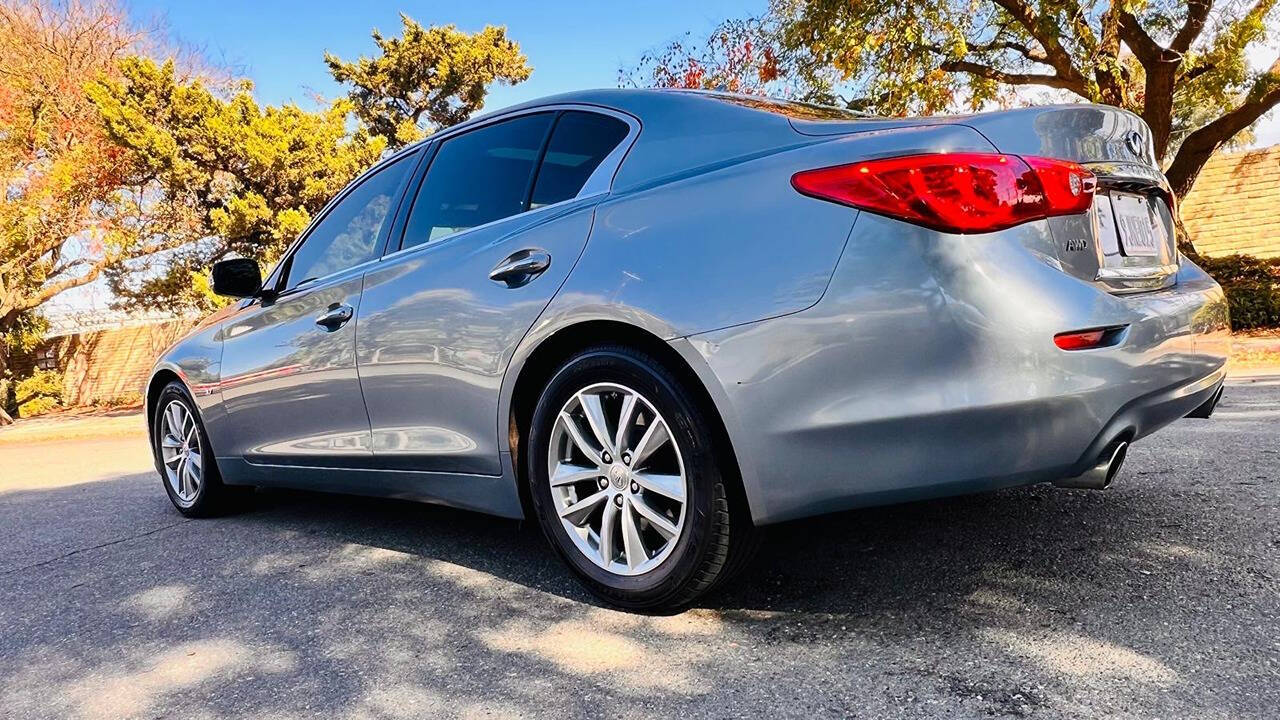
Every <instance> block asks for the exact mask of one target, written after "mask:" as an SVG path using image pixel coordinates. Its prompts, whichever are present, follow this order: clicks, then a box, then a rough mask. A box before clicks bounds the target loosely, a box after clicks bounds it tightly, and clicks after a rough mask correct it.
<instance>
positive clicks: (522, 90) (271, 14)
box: [129, 0, 766, 109]
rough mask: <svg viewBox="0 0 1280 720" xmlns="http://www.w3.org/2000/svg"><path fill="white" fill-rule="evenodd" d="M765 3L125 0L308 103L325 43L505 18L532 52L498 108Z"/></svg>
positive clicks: (594, 76) (336, 47)
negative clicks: (375, 32) (405, 23)
mask: <svg viewBox="0 0 1280 720" xmlns="http://www.w3.org/2000/svg"><path fill="white" fill-rule="evenodd" d="M765 5H766V2H765V0H758V1H757V0H737V1H736V2H733V1H729V0H683V1H681V0H658V1H656V2H626V1H625V0H624V1H623V2H594V3H568V2H550V1H547V0H543V1H541V2H539V0H524V1H523V2H512V1H508V0H501V1H494V2H484V1H478V2H477V1H475V0H471V1H467V0H461V1H455V2H422V1H418V2H414V1H408V2H379V1H375V0H365V1H361V0H345V1H344V2H324V1H317V2H297V1H294V0H289V1H283V0H282V1H273V0H258V1H257V2H246V1H244V0H222V1H221V2H218V1H217V0H213V1H211V2H198V1H196V0H186V1H185V2H160V1H158V0H132V2H130V3H129V10H130V13H131V14H132V15H133V18H134V20H136V21H138V22H141V23H147V24H149V23H151V22H152V21H156V20H159V21H161V22H162V23H163V24H164V25H165V26H166V27H167V29H168V30H169V32H170V34H171V35H172V36H173V37H174V38H175V39H176V40H178V41H180V42H181V43H183V44H184V45H188V46H191V47H194V48H196V49H198V50H202V51H203V53H204V54H205V56H206V57H208V58H209V59H210V60H211V61H212V62H214V63H216V64H218V65H221V66H225V67H226V68H228V69H229V70H230V71H231V72H232V73H233V74H236V75H240V76H245V77H249V78H252V79H253V80H254V82H255V83H256V84H257V89H258V96H259V98H260V99H261V100H263V101H265V102H267V103H272V104H276V103H281V102H285V101H288V100H294V101H297V102H299V103H302V104H307V103H310V98H311V95H312V94H313V93H314V92H319V93H320V94H321V95H324V96H326V97H334V96H337V95H339V94H340V91H339V89H338V86H337V85H335V84H334V82H333V81H332V79H331V78H330V77H329V73H328V71H327V70H326V68H325V66H324V62H323V56H324V52H325V51H326V50H328V51H329V52H332V53H335V54H337V55H338V56H340V57H342V58H344V59H354V58H355V57H356V56H358V55H361V54H364V55H369V54H372V52H373V41H372V40H371V39H370V37H369V31H370V30H372V29H373V28H374V27H377V28H378V29H380V30H382V32H383V33H384V34H387V35H399V34H400V18H399V13H400V12H404V13H406V14H407V15H409V16H410V17H412V18H413V19H415V20H417V21H418V22H420V23H422V24H423V25H443V24H447V23H453V24H455V25H457V26H458V27H459V28H460V29H462V30H465V31H468V32H475V31H477V30H480V29H481V28H483V27H484V26H485V25H486V24H492V25H506V26H507V32H508V34H509V36H510V37H512V38H513V39H515V40H516V41H517V42H519V43H520V46H521V48H522V49H523V50H524V53H525V55H527V56H528V57H529V62H530V64H531V65H532V66H533V75H532V77H530V78H529V79H528V80H526V81H525V82H523V83H520V84H519V85H516V86H514V87H505V86H497V87H495V88H493V90H492V92H491V93H490V95H489V98H488V100H487V101H486V108H488V109H495V108H500V107H503V106H506V105H510V104H513V103H517V102H521V101H524V100H529V99H532V98H536V97H540V96H542V95H549V94H552V93H556V92H562V91H565V90H574V89H582V88H590V87H614V86H616V85H617V78H618V68H619V67H620V66H622V65H632V64H634V63H635V62H636V61H637V60H638V59H639V57H640V55H641V54H643V53H644V52H645V51H646V50H651V49H656V48H659V47H661V46H663V45H665V44H666V43H667V42H669V41H671V40H675V39H679V38H680V37H681V36H682V35H683V34H684V33H685V32H693V33H694V35H695V36H697V35H702V34H705V33H706V31H708V30H710V29H711V28H713V27H715V25H716V24H717V23H718V22H719V21H721V20H723V19H725V18H727V17H738V16H745V15H752V14H756V13H759V12H761V11H762V10H763V9H764V7H765Z"/></svg>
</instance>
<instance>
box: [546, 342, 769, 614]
mask: <svg viewBox="0 0 1280 720" xmlns="http://www.w3.org/2000/svg"><path fill="white" fill-rule="evenodd" d="M713 438H714V435H713V433H712V431H711V428H710V426H709V424H708V422H707V420H706V418H705V417H704V416H703V413H702V411H701V410H700V408H699V406H698V404H697V403H696V402H695V401H694V399H693V398H692V397H691V396H690V395H689V393H688V392H687V391H686V390H685V389H684V387H683V386H682V384H681V383H680V381H679V380H678V379H677V378H676V377H675V376H674V375H672V374H671V373H670V372H668V371H667V370H666V369H665V368H664V367H663V366H662V364H661V363H660V362H659V361H657V360H656V359H655V358H653V357H650V356H648V355H647V354H644V353H641V352H638V351H636V350H633V349H630V348H626V347H619V346H600V347H595V348H590V349H587V350H584V351H582V352H580V353H578V354H576V355H574V356H573V357H571V358H570V359H569V360H568V361H566V362H565V363H564V364H563V365H562V366H561V367H560V369H559V370H558V371H557V372H556V373H555V374H554V375H553V376H552V378H551V381H550V382H549V383H548V384H547V387H546V389H545V390H544V391H543V393H542V397H541V398H540V399H539V401H538V405H537V407H536V409H535V410H534V417H533V424H532V431H531V433H530V443H529V446H530V451H529V452H528V453H527V454H526V456H527V459H528V473H527V477H528V479H529V482H530V483H531V487H530V497H531V498H532V500H533V505H534V510H535V512H536V514H537V515H538V521H539V524H540V525H541V527H542V530H543V532H544V534H546V536H547V538H548V540H550V542H551V544H552V546H553V547H555V549H556V550H557V551H558V552H559V554H560V555H561V556H562V557H563V558H564V559H565V561H566V562H567V563H568V564H569V566H570V567H571V568H572V569H573V570H574V571H575V572H576V573H577V574H578V576H579V577H580V578H581V579H582V580H583V582H584V583H585V584H586V586H587V587H588V588H589V589H590V590H591V591H592V592H594V593H596V594H597V595H599V596H600V597H602V598H604V599H605V600H607V601H609V602H611V603H614V604H617V605H621V606H624V607H630V608H636V609H642V608H657V607H678V606H680V605H684V604H686V603H688V602H690V601H691V600H693V599H694V598H695V597H697V596H698V595H699V594H701V593H703V592H705V591H706V590H707V589H708V588H710V587H711V586H712V585H713V584H714V583H715V582H716V581H717V579H719V578H720V576H721V575H722V574H723V572H724V569H725V564H726V560H727V559H728V557H729V554H730V548H731V547H732V546H734V545H737V544H742V543H745V542H746V539H747V536H748V535H749V534H750V533H751V530H752V528H751V525H750V519H749V518H747V517H745V516H740V515H741V513H739V514H738V515H739V516H734V514H733V513H731V511H730V503H729V502H728V497H727V493H726V489H725V482H724V478H723V475H722V473H721V469H720V465H719V463H718V461H717V457H716V454H715V448H714V441H713Z"/></svg>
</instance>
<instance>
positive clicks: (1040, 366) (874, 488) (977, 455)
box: [688, 213, 1225, 522]
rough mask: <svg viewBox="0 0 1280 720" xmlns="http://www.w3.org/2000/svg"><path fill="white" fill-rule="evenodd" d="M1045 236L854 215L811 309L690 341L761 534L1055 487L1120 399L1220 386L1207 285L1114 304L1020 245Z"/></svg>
mask: <svg viewBox="0 0 1280 720" xmlns="http://www.w3.org/2000/svg"><path fill="white" fill-rule="evenodd" d="M1047 234H1048V228H1047V226H1046V223H1045V222H1043V221H1040V222H1033V223H1027V224H1025V225H1021V226H1018V227H1016V228H1012V229H1010V230H1006V231H1002V232H998V233H991V234H986V235H972V236H957V235H947V234H943V233H937V232H934V231H930V230H926V229H924V228H919V227H916V226H914V225H908V224H906V223H902V222H898V221H895V220H890V219H887V218H882V217H879V216H876V215H872V214H869V213H863V214H861V215H860V216H859V218H858V221H857V223H856V225H855V227H854V230H853V233H852V235H851V237H850V240H849V243H848V247H847V248H846V250H845V252H844V254H843V256H842V257H841V259H840V263H839V266H838V268H837V269H836V272H835V276H834V278H833V280H832V282H831V285H830V288H829V289H828V291H827V293H826V295H825V296H824V297H823V299H822V301H821V302H820V303H818V305H817V306H816V307H814V308H812V309H809V310H806V311H804V312H801V313H796V314H793V315H788V316H785V317H780V318H776V319H772V320H766V321H762V322H757V323H750V324H747V325H742V326H736V327H732V328H726V329H721V330H717V331H714V332H709V333H704V334H700V335H697V336H694V337H690V338H688V342H689V343H690V345H692V346H693V348H694V349H695V350H696V351H697V352H698V353H699V354H700V355H701V356H702V357H703V358H705V360H706V362H707V364H708V365H709V366H710V368H711V369H712V371H713V373H714V375H715V376H716V377H717V378H718V381H719V383H720V384H721V385H722V387H723V388H724V391H725V394H726V395H727V397H728V402H729V404H730V405H731V407H732V413H733V414H734V415H736V417H737V420H736V424H737V425H738V427H739V428H740V430H739V433H738V435H737V436H736V437H734V438H733V440H734V447H735V450H736V451H737V453H738V459H739V463H740V465H742V466H743V480H744V483H745V484H746V485H747V491H748V496H749V498H750V501H751V507H752V513H753V516H754V517H755V519H756V521H757V522H773V521H778V520H785V519H789V518H793V517H801V516H804V515H809V514H816V513H820V512H828V511H833V510H838V509H843V508H847V507H853V506H857V505H866V504H878V503H887V502H898V501H902V500H908V499H912V498H916V497H923V496H929V495H940V494H948V493H957V492H965V491H971V490H982V489H990V488H994V487H1000V486H1001V485H1009V484H1018V483H1023V482H1029V481H1035V480H1049V479H1053V478H1055V477H1064V476H1066V475H1069V474H1072V472H1073V470H1074V469H1075V468H1076V467H1077V466H1078V464H1079V463H1080V462H1081V460H1082V456H1083V455H1084V453H1085V451H1086V448H1088V447H1090V445H1091V443H1092V442H1093V441H1094V440H1095V438H1096V437H1097V436H1098V435H1099V433H1100V431H1102V430H1103V428H1104V427H1105V426H1106V425H1107V423H1109V422H1110V421H1111V420H1112V418H1114V417H1116V416H1117V415H1118V414H1120V413H1121V411H1122V409H1123V407H1124V406H1125V405H1126V403H1129V402H1131V401H1133V400H1135V399H1137V398H1141V397H1143V396H1146V395H1150V394H1153V393H1160V392H1165V391H1168V390H1169V389H1170V388H1177V387H1182V386H1189V385H1194V384H1195V383H1196V382H1199V381H1200V379H1203V378H1212V379H1214V380H1215V381H1216V380H1217V379H1219V378H1220V373H1221V368H1222V364H1223V357H1222V354H1221V346H1220V345H1218V344H1217V343H1218V340H1219V338H1220V334H1221V332H1222V331H1223V322H1224V321H1225V311H1223V309H1222V308H1223V301H1222V293H1221V290H1219V289H1218V288H1217V286H1216V285H1215V284H1214V283H1213V281H1212V280H1211V279H1209V278H1208V277H1207V276H1206V275H1205V274H1204V273H1203V272H1202V271H1200V270H1199V269H1198V268H1196V267H1195V266H1194V265H1192V264H1190V263H1186V264H1185V266H1184V267H1183V269H1182V271H1181V272H1180V275H1179V282H1178V285H1177V287H1175V288H1174V289H1171V290H1168V291H1160V292H1154V293H1146V294H1142V295H1135V296H1116V295H1110V294H1107V293H1105V292H1102V291H1100V290H1098V289H1097V288H1096V287H1094V286H1093V285H1092V284H1091V283H1088V282H1085V281H1082V280H1080V279H1078V278H1074V277H1071V276H1069V275H1067V274H1065V273H1063V272H1062V271H1061V270H1059V269H1057V268H1055V267H1053V266H1052V265H1051V264H1050V263H1047V262H1045V261H1044V259H1043V258H1042V257H1041V256H1039V255H1038V254H1037V253H1036V252H1034V251H1032V250H1030V249H1029V248H1032V247H1035V246H1037V245H1038V244H1039V242H1040V236H1044V235H1047ZM1110 325H1128V326H1129V329H1128V331H1127V335H1126V336H1125V338H1124V341H1123V342H1122V343H1121V344H1120V345H1118V346H1116V347H1112V348H1106V349H1102V350H1094V351H1085V352H1077V353H1067V352H1063V351H1060V350H1058V349H1057V348H1056V347H1055V346H1054V344H1053V341H1052V338H1053V335H1054V334H1056V333H1058V332H1062V331H1065V330H1071V329H1082V328H1092V327H1101V326H1110ZM1171 419H1172V418H1153V417H1150V416H1143V417H1138V418H1137V419H1136V420H1135V421H1134V422H1136V423H1138V424H1137V426H1135V427H1134V428H1133V430H1134V431H1135V432H1136V434H1137V435H1139V436H1141V435H1143V434H1146V433H1147V432H1150V431H1152V430H1154V429H1155V427H1157V426H1158V424H1159V423H1160V422H1167V421H1169V420H1171Z"/></svg>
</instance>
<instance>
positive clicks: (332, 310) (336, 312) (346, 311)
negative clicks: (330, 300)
mask: <svg viewBox="0 0 1280 720" xmlns="http://www.w3.org/2000/svg"><path fill="white" fill-rule="evenodd" d="M353 314H354V311H353V310H352V309H351V306H350V305H339V304H338V303H334V304H332V305H330V306H329V309H328V310H325V311H324V313H323V314H321V315H320V317H318V318H316V324H317V325H319V326H320V327H322V328H324V329H325V330H329V331H333V330H337V329H338V328H340V327H342V326H343V325H346V324H347V321H348V320H350V319H351V316H352V315H353Z"/></svg>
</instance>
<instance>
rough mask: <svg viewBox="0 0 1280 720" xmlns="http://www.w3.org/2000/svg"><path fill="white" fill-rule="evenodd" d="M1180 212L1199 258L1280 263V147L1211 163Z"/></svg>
mask: <svg viewBox="0 0 1280 720" xmlns="http://www.w3.org/2000/svg"><path fill="white" fill-rule="evenodd" d="M1181 211H1182V221H1183V223H1185V224H1186V226H1187V232H1188V233H1190V234H1191V240H1192V242H1193V243H1194V244H1195V246H1196V250H1197V251H1198V252H1201V253H1204V254H1205V255H1219V256H1220V255H1231V254H1233V253H1244V254H1246V255H1256V256H1258V257H1280V145H1273V146H1271V147H1269V148H1262V149H1260V150H1247V151H1245V152H1237V153H1227V154H1222V155H1216V156H1214V157H1212V158H1210V159H1209V162H1207V163H1205V166H1204V169H1203V170H1201V171H1200V176H1199V177H1198V178H1197V179H1196V184H1195V186H1194V187H1193V188H1192V189H1191V192H1190V193H1189V194H1188V195H1187V197H1186V199H1184V200H1183V201H1182V205H1181Z"/></svg>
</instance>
